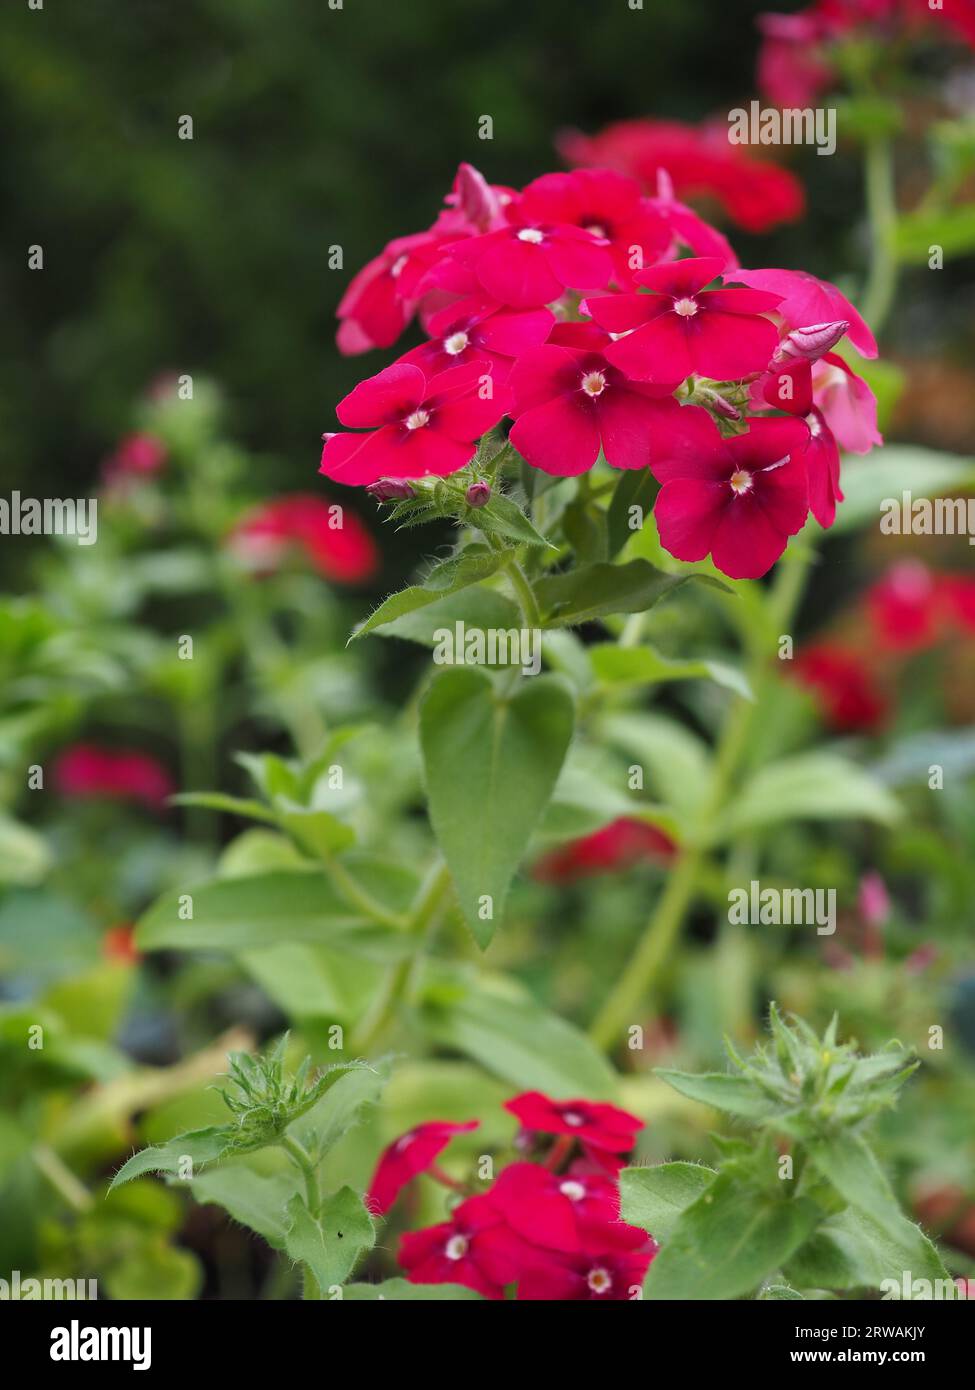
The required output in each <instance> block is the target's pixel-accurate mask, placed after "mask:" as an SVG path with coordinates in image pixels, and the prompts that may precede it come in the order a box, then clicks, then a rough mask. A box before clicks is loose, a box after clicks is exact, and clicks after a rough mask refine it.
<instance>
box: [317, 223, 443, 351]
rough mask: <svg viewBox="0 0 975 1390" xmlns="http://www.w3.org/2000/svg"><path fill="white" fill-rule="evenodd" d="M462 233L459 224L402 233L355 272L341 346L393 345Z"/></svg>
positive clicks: (342, 313) (342, 311)
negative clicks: (425, 283) (434, 268)
mask: <svg viewBox="0 0 975 1390" xmlns="http://www.w3.org/2000/svg"><path fill="white" fill-rule="evenodd" d="M454 216H455V217H456V216H457V214H454ZM460 235H462V232H461V230H460V225H458V227H457V228H456V229H455V230H453V231H440V232H438V231H433V230H431V231H427V232H415V233H413V234H412V235H410V236H403V237H396V239H395V240H393V241H391V242H389V244H388V245H387V246H385V247H384V248H383V250H382V251H381V252H380V253H379V255H378V256H375V257H374V258H373V259H372V260H371V261H368V262H367V263H366V264H365V265H364V266H363V267H362V269H361V270H360V271H358V272H357V274H356V275H354V276H353V277H352V280H351V281H350V282H349V286H348V288H347V289H346V291H345V294H344V295H343V296H342V298H341V300H340V302H339V307H338V309H337V310H336V316H337V317H338V319H339V320H340V323H339V330H338V333H337V335H336V342H337V343H338V347H339V351H340V352H342V353H344V354H345V355H346V356H349V357H351V356H355V355H356V354H358V353H361V352H368V351H369V349H370V348H376V347H391V346H392V344H393V343H395V342H396V339H397V338H398V337H399V335H400V334H401V333H402V331H403V329H404V328H405V327H406V325H407V324H408V323H409V322H410V320H411V319H412V317H413V315H414V314H415V313H416V309H417V304H418V303H419V300H420V297H421V295H420V291H419V288H418V287H419V284H420V281H421V280H422V279H423V278H424V277H425V276H426V274H427V272H428V271H429V269H430V267H431V265H433V264H434V263H435V262H436V261H437V260H438V259H439V257H440V255H441V254H442V252H443V248H444V247H445V246H447V245H449V244H450V243H451V242H453V241H455V240H456V239H457V237H458V236H460Z"/></svg>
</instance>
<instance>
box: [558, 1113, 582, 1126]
mask: <svg viewBox="0 0 975 1390" xmlns="http://www.w3.org/2000/svg"><path fill="white" fill-rule="evenodd" d="M562 1118H563V1120H564V1121H565V1122H566V1124H567V1125H571V1126H572V1128H573V1129H578V1128H579V1126H580V1125H584V1124H585V1123H586V1122H585V1119H584V1118H583V1117H582V1115H578V1114H577V1113H576V1112H575V1111H574V1110H566V1111H565V1112H564V1113H563V1115H562Z"/></svg>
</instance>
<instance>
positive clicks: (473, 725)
mask: <svg viewBox="0 0 975 1390" xmlns="http://www.w3.org/2000/svg"><path fill="white" fill-rule="evenodd" d="M574 717H575V707H574V702H573V699H572V694H571V690H570V687H569V686H568V684H567V683H566V682H565V681H564V680H563V679H562V678H561V677H560V676H537V677H534V678H532V679H531V680H525V681H520V682H519V684H518V686H517V688H516V690H515V692H514V694H512V695H510V696H501V695H499V694H498V693H497V692H496V690H495V687H494V684H493V683H492V681H491V679H490V677H489V676H488V675H486V674H485V673H484V672H483V671H476V670H473V669H471V668H468V667H455V668H452V669H450V670H444V671H442V672H440V673H439V674H438V675H437V676H436V677H435V679H434V680H433V682H432V683H431V685H430V687H429V689H428V691H427V693H426V695H425V697H424V699H423V702H422V705H421V707H420V744H421V747H422V750H423V759H424V765H425V768H426V781H427V791H428V795H429V801H430V820H431V822H432V825H433V830H434V834H435V835H436V837H437V841H438V843H439V845H440V847H441V849H442V850H443V853H444V858H445V859H446V861H447V865H448V867H449V869H450V872H451V876H452V878H453V880H454V884H455V885H456V888H457V894H458V898H459V901H460V907H461V911H462V912H463V914H464V918H465V920H466V921H467V922H468V924H469V925H470V928H471V930H472V932H473V933H474V936H475V938H476V939H477V941H478V943H479V944H480V945H481V946H482V947H483V946H486V945H487V944H488V942H489V941H490V939H491V936H492V934H493V932H494V928H495V926H496V925H497V923H498V922H500V921H501V919H502V917H503V914H504V904H505V899H506V897H507V894H508V888H509V886H510V884H511V880H512V878H513V877H514V873H515V870H516V869H517V867H518V864H519V862H520V861H521V858H522V856H523V855H524V853H525V850H526V848H527V845H528V840H529V838H530V836H531V834H532V832H533V831H534V829H535V827H536V825H537V824H538V822H539V821H540V819H541V817H542V813H543V812H544V810H545V807H546V805H547V804H548V801H549V798H550V797H551V795H552V789H553V788H554V786H555V783H556V779H557V778H558V775H559V770H560V768H561V766H562V762H563V759H564V758H565V754H566V750H567V749H568V746H569V740H570V739H571V737H572V727H573V722H574ZM486 914H490V915H486Z"/></svg>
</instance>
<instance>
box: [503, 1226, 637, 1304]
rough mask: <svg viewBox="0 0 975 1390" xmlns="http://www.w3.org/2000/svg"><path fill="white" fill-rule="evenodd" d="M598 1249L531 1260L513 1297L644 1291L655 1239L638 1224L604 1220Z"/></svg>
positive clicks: (608, 1298) (620, 1296) (605, 1297)
mask: <svg viewBox="0 0 975 1390" xmlns="http://www.w3.org/2000/svg"><path fill="white" fill-rule="evenodd" d="M600 1244H601V1248H600V1249H599V1250H592V1251H590V1250H585V1251H582V1252H581V1253H579V1254H555V1253H553V1254H552V1255H550V1256H549V1257H548V1258H547V1259H544V1260H535V1261H534V1262H532V1263H531V1264H530V1265H528V1266H527V1267H526V1268H525V1270H524V1272H523V1273H522V1275H521V1278H520V1279H519V1280H518V1298H519V1299H524V1300H526V1301H543V1300H544V1301H556V1300H557V1301H560V1302H561V1301H572V1302H582V1301H590V1302H596V1301H602V1302H604V1303H614V1302H623V1301H625V1300H630V1299H637V1298H639V1297H640V1296H641V1293H642V1290H643V1280H644V1278H645V1277H646V1273H647V1270H648V1268H649V1267H650V1262H651V1260H652V1259H653V1258H654V1256H655V1255H656V1254H657V1250H658V1246H657V1244H656V1242H655V1241H654V1240H653V1239H652V1238H651V1237H648V1235H647V1233H646V1231H643V1230H641V1229H640V1228H639V1227H638V1226H627V1225H625V1224H624V1223H623V1222H622V1221H616V1222H607V1223H606V1224H605V1225H604V1226H603V1227H602V1231H601V1241H600Z"/></svg>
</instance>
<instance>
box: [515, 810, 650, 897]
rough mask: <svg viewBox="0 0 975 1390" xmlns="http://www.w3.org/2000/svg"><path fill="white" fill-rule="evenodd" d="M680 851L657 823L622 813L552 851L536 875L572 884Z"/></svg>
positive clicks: (544, 858)
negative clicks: (587, 833)
mask: <svg viewBox="0 0 975 1390" xmlns="http://www.w3.org/2000/svg"><path fill="white" fill-rule="evenodd" d="M676 852H677V846H676V845H675V843H674V841H673V840H672V839H671V838H670V836H669V835H665V834H664V832H663V831H662V830H659V829H658V828H657V827H656V826H655V825H647V823H646V822H645V821H641V820H636V819H635V818H633V817H631V816H620V817H619V819H618V820H614V821H612V822H610V824H609V825H605V826H603V828H602V830H596V831H594V832H593V833H592V834H591V835H584V836H583V837H582V838H581V839H578V840H570V841H569V843H568V844H567V845H560V846H559V848H558V849H554V850H550V851H549V853H548V854H546V855H544V856H543V857H542V858H541V859H540V860H539V861H538V863H537V864H536V865H535V869H534V876H535V878H537V879H540V880H541V881H542V882H544V883H571V882H573V881H574V880H576V879H579V878H587V877H589V876H591V875H593V874H609V873H618V872H620V871H621V870H624V869H628V868H630V867H631V866H632V865H633V864H638V863H640V862H641V861H642V860H645V859H650V860H654V859H655V860H658V861H660V860H670V859H672V858H673V857H674V855H675V854H676Z"/></svg>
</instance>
